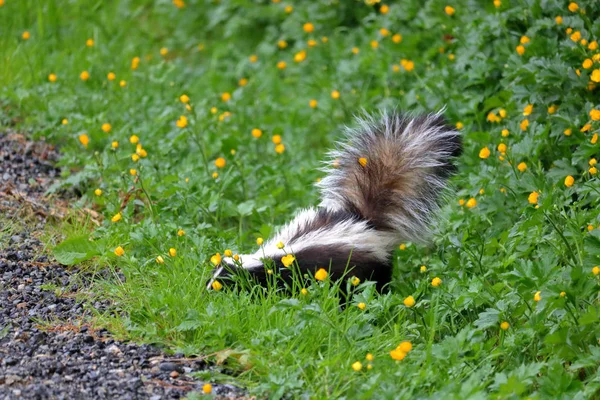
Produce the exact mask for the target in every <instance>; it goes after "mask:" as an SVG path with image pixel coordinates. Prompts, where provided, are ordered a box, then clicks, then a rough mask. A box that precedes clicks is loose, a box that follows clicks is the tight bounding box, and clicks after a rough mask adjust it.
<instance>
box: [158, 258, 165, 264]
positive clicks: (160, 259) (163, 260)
mask: <svg viewBox="0 0 600 400" xmlns="http://www.w3.org/2000/svg"><path fill="white" fill-rule="evenodd" d="M156 262H157V263H158V264H164V263H165V259H164V258H163V257H162V256H158V257H156Z"/></svg>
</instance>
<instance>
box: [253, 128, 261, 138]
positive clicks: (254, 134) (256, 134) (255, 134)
mask: <svg viewBox="0 0 600 400" xmlns="http://www.w3.org/2000/svg"><path fill="white" fill-rule="evenodd" d="M252 136H254V137H255V138H257V139H258V138H259V137H261V136H262V131H261V130H260V129H258V128H254V129H252Z"/></svg>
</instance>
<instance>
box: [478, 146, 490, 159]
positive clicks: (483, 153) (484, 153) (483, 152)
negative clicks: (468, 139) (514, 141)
mask: <svg viewBox="0 0 600 400" xmlns="http://www.w3.org/2000/svg"><path fill="white" fill-rule="evenodd" d="M490 154H491V153H490V149H489V148H488V147H487V146H486V147H484V148H482V149H481V150H479V158H482V159H486V158H488V157H489V156H490Z"/></svg>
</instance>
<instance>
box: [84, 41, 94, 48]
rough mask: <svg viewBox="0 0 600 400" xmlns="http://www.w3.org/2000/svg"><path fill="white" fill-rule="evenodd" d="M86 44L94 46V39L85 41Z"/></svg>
mask: <svg viewBox="0 0 600 400" xmlns="http://www.w3.org/2000/svg"><path fill="white" fill-rule="evenodd" d="M85 45H86V46H87V47H93V46H94V39H88V40H86V41H85Z"/></svg>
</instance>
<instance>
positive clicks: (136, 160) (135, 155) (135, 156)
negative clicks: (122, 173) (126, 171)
mask: <svg viewBox="0 0 600 400" xmlns="http://www.w3.org/2000/svg"><path fill="white" fill-rule="evenodd" d="M131 159H132V160H133V162H138V161H139V160H140V156H138V155H137V154H132V155H131Z"/></svg>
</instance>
